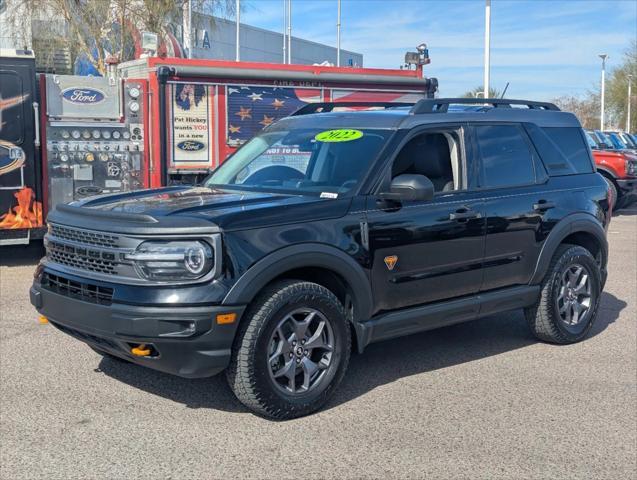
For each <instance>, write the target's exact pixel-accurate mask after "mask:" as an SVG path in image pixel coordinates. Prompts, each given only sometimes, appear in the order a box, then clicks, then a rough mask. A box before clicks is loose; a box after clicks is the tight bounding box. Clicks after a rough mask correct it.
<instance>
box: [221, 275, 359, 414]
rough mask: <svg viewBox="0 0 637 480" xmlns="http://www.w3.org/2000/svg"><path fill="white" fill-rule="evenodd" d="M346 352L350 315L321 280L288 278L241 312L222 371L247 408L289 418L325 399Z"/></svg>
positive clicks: (334, 384)
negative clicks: (230, 350) (243, 313)
mask: <svg viewBox="0 0 637 480" xmlns="http://www.w3.org/2000/svg"><path fill="white" fill-rule="evenodd" d="M349 355H350V326H349V321H348V320H347V314H346V312H345V309H344V308H343V305H342V304H341V303H340V302H339V301H338V299H337V298H336V296H335V295H334V294H333V293H332V292H331V291H329V290H328V289H326V288H325V287H323V286H321V285H317V284H315V283H310V282H302V281H290V280H288V281H283V282H278V283H276V284H273V285H272V286H271V287H269V288H267V289H266V290H265V291H264V292H263V293H262V294H261V295H259V297H258V298H257V299H256V300H255V302H254V304H253V305H252V306H251V308H250V310H249V311H248V312H247V313H246V317H245V319H244V322H243V323H242V326H241V328H240V330H239V332H238V334H237V338H236V340H235V344H234V347H233V352H232V361H231V363H230V366H229V367H228V369H227V370H226V374H227V378H228V383H229V384H230V387H231V388H232V390H233V391H234V393H235V395H236V396H237V398H238V399H239V400H240V401H241V402H242V403H243V404H244V405H246V406H247V407H248V408H250V409H251V410H254V411H255V412H257V413H259V414H261V415H264V416H267V417H272V418H279V419H289V418H295V417H300V416H303V415H307V414H309V413H312V412H314V411H315V410H318V409H319V408H320V407H321V406H323V404H325V402H326V401H327V400H328V398H329V397H330V396H331V395H332V393H333V392H334V390H335V389H336V387H337V386H338V384H339V383H340V381H341V380H342V378H343V376H344V374H345V370H346V369H347V364H348V362H349Z"/></svg>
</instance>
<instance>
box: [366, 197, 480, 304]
mask: <svg viewBox="0 0 637 480" xmlns="http://www.w3.org/2000/svg"><path fill="white" fill-rule="evenodd" d="M383 206H385V207H386V206H387V205H385V204H383V203H382V201H380V200H378V199H376V198H374V197H370V198H369V199H368V225H369V248H370V257H371V259H372V288H373V292H374V298H375V300H376V310H377V311H382V310H393V309H397V308H403V307H409V306H413V305H420V304H425V303H429V302H435V301H437V300H443V299H447V298H453V297H458V296H462V295H468V294H471V293H475V292H477V291H478V290H479V289H480V284H481V282H482V270H481V266H482V257H483V254H484V244H485V232H486V229H485V226H486V222H485V218H484V205H483V204H482V202H481V201H480V200H478V199H477V196H476V195H475V193H469V192H457V193H449V194H445V195H439V196H438V195H437V196H436V197H435V198H434V200H432V201H430V202H410V203H405V204H403V205H400V204H394V208H382V207H383ZM471 212H474V213H475V216H473V215H472V214H471ZM453 217H455V218H453ZM470 217H473V218H470ZM393 257H396V259H395V260H396V261H395V264H394V265H393V268H392V261H391V260H392V259H393ZM386 259H387V262H386Z"/></svg>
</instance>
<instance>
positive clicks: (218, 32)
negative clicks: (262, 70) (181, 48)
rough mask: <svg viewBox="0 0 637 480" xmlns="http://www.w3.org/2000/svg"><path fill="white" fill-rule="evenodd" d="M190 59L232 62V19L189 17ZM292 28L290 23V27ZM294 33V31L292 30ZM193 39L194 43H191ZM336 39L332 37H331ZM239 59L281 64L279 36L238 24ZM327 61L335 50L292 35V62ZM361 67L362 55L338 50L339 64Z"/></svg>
mask: <svg viewBox="0 0 637 480" xmlns="http://www.w3.org/2000/svg"><path fill="white" fill-rule="evenodd" d="M192 26H193V28H196V29H197V32H196V33H197V34H196V35H193V43H195V45H196V46H195V47H194V48H193V57H194V58H213V59H221V60H234V59H235V48H236V45H235V39H236V24H235V22H234V21H232V20H226V19H223V18H217V17H211V16H209V15H200V14H195V15H193V21H192ZM292 28H294V24H293V25H292ZM204 32H207V35H208V41H209V45H210V47H209V48H208V47H206V46H204V43H205V42H204ZM292 32H293V33H294V30H292ZM195 37H196V41H195ZM334 37H335V40H336V34H335V35H334ZM239 44H240V45H241V52H240V53H241V60H242V61H254V62H273V63H282V62H283V33H280V32H273V31H271V30H265V29H263V28H257V27H253V26H251V25H246V24H244V23H242V24H241V28H240V41H239ZM324 61H328V62H330V63H333V64H336V48H335V47H331V46H329V45H324V44H321V43H317V42H311V41H309V40H304V39H302V38H298V37H295V36H294V35H292V63H295V64H302V65H311V64H313V63H321V62H324ZM350 64H351V65H357V66H359V67H362V66H363V55H362V54H360V53H355V52H350V51H348V50H343V49H341V65H342V66H347V65H350Z"/></svg>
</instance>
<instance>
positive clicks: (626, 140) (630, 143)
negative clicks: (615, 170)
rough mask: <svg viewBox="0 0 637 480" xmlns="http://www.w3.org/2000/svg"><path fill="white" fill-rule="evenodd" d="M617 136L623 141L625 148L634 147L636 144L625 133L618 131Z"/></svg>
mask: <svg viewBox="0 0 637 480" xmlns="http://www.w3.org/2000/svg"><path fill="white" fill-rule="evenodd" d="M619 137H620V138H621V139H622V140H623V141H624V143H625V144H626V147H627V148H635V147H636V146H637V145H636V144H635V141H634V140H633V139H632V138H631V137H630V135H628V134H627V133H620V134H619Z"/></svg>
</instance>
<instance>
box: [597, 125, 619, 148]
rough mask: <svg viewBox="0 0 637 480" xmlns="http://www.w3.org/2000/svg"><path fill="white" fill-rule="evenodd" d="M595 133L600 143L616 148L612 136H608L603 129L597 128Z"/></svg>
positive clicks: (606, 146)
mask: <svg viewBox="0 0 637 480" xmlns="http://www.w3.org/2000/svg"><path fill="white" fill-rule="evenodd" d="M595 135H596V136H597V138H598V139H599V141H600V143H603V144H604V147H605V148H610V149H614V148H615V146H614V145H613V142H612V140H611V139H610V138H608V136H607V135H606V134H605V133H604V132H602V131H601V130H595Z"/></svg>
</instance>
